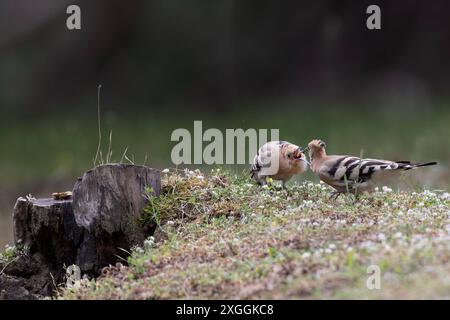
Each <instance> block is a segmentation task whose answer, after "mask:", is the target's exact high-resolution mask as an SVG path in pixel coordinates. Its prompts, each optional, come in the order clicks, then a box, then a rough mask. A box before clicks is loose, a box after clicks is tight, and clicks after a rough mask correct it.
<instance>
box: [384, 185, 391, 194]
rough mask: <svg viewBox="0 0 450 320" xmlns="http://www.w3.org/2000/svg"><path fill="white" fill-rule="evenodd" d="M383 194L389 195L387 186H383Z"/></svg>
mask: <svg viewBox="0 0 450 320" xmlns="http://www.w3.org/2000/svg"><path fill="white" fill-rule="evenodd" d="M383 192H384V193H389V192H392V189H391V188H389V187H387V186H383Z"/></svg>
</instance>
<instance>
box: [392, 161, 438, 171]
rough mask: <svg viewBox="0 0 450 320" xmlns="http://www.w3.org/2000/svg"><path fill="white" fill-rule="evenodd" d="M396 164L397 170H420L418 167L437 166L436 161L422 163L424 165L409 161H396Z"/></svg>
mask: <svg viewBox="0 0 450 320" xmlns="http://www.w3.org/2000/svg"><path fill="white" fill-rule="evenodd" d="M397 163H398V164H399V169H403V170H411V169H416V168H420V167H428V166H434V165H437V164H438V163H437V162H436V161H431V162H424V163H411V162H409V161H397Z"/></svg>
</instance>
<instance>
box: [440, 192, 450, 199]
mask: <svg viewBox="0 0 450 320" xmlns="http://www.w3.org/2000/svg"><path fill="white" fill-rule="evenodd" d="M449 199H450V193H448V192H446V193H443V194H442V195H441V200H449Z"/></svg>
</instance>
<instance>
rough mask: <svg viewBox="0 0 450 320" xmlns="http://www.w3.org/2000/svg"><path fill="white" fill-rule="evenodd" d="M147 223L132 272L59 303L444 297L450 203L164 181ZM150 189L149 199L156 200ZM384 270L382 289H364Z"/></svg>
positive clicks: (432, 194) (383, 194)
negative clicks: (149, 230) (373, 272)
mask: <svg viewBox="0 0 450 320" xmlns="http://www.w3.org/2000/svg"><path fill="white" fill-rule="evenodd" d="M163 172H164V173H163V189H162V195H161V196H160V197H159V198H154V197H152V196H150V193H149V196H148V198H149V205H148V207H147V208H146V210H145V213H144V216H143V222H145V221H146V220H148V219H152V220H154V221H156V222H157V224H158V227H157V231H156V232H155V234H154V236H153V237H151V238H149V239H148V240H147V241H145V243H144V244H143V246H142V247H137V248H134V249H133V250H132V252H131V256H130V257H129V259H128V264H127V265H126V266H125V265H122V264H117V265H116V266H111V267H109V268H105V269H104V272H103V275H102V276H101V277H99V278H98V279H95V280H94V279H91V280H89V279H83V280H81V281H78V282H77V283H76V284H75V286H74V287H73V288H62V289H61V291H60V293H59V295H58V298H60V299H179V298H187V299H241V298H243V299H247V298H248V299H265V298H268V299H273V298H275V299H279V298H287V299H296V298H308V299H311V298H312V299H317V298H332V299H335V298H356V299H360V298H402V299H403V298H449V297H450V276H449V274H450V250H449V249H450V195H449V194H448V193H446V192H442V191H428V190H420V191H419V190H418V191H416V192H400V191H399V192H397V191H393V190H391V189H390V188H387V187H383V188H380V189H379V190H377V191H376V192H375V193H373V194H370V195H365V196H362V197H360V198H359V199H358V201H355V199H354V198H353V197H352V196H342V197H341V198H339V199H338V200H336V201H334V200H329V194H330V189H329V188H328V187H327V186H325V185H323V184H319V183H312V182H304V183H302V184H295V185H293V186H290V187H289V188H288V190H281V189H280V188H279V187H278V186H276V185H274V184H271V185H269V186H266V187H259V186H257V185H255V184H254V183H252V181H250V180H249V179H248V178H247V175H246V174H241V175H236V174H232V173H228V172H223V171H221V170H220V169H216V170H213V171H212V172H211V173H210V174H208V175H204V174H202V173H201V172H200V171H198V170H197V171H188V170H186V171H174V170H172V171H168V170H165V171H163ZM149 191H150V190H149ZM373 265H375V266H378V267H379V268H380V271H381V281H380V284H381V288H380V289H379V290H377V289H374V290H369V289H368V287H367V280H368V277H369V275H368V267H369V266H373Z"/></svg>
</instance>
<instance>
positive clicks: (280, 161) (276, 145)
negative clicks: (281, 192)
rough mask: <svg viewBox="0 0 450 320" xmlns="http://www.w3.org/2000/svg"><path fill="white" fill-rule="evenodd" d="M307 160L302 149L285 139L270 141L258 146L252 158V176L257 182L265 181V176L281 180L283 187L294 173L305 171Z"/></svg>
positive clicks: (262, 183) (264, 182)
mask: <svg viewBox="0 0 450 320" xmlns="http://www.w3.org/2000/svg"><path fill="white" fill-rule="evenodd" d="M307 169H308V161H307V160H306V156H305V154H304V152H303V151H302V149H301V148H300V147H299V146H297V145H295V144H292V143H289V142H286V141H270V142H267V143H265V144H264V145H263V146H262V147H261V148H259V150H258V153H257V154H256V156H255V158H254V159H253V165H252V168H251V175H252V178H253V179H255V180H256V181H257V182H258V183H259V184H261V185H264V184H266V183H267V180H266V179H267V178H272V179H273V180H281V182H282V186H283V188H286V182H287V181H288V180H290V179H291V178H292V177H293V176H294V175H296V174H300V173H302V172H305V171H306V170H307Z"/></svg>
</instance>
